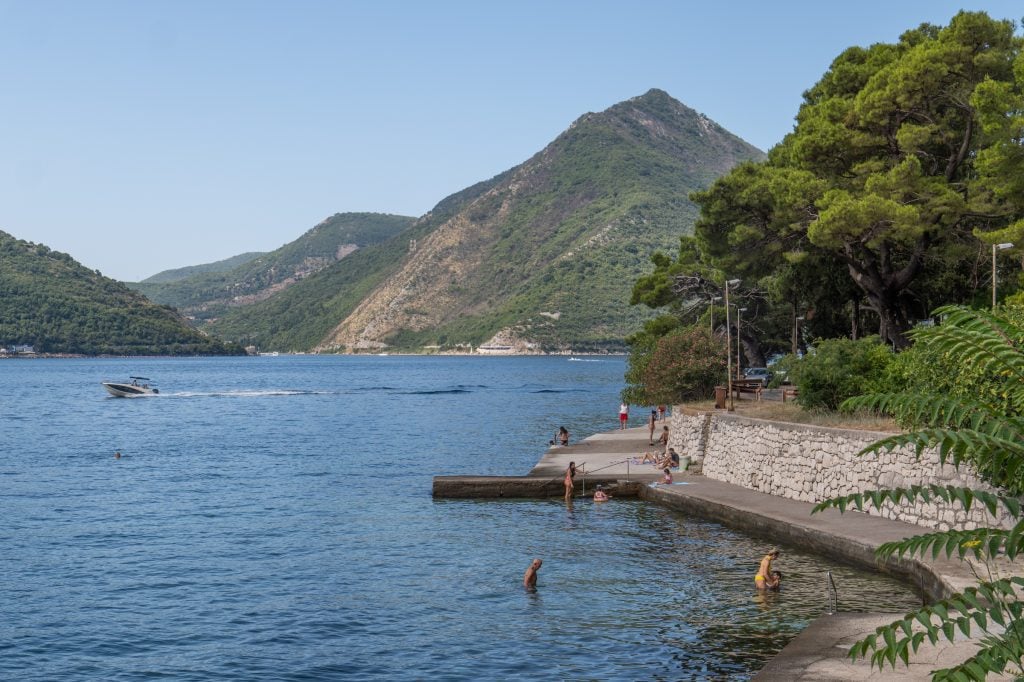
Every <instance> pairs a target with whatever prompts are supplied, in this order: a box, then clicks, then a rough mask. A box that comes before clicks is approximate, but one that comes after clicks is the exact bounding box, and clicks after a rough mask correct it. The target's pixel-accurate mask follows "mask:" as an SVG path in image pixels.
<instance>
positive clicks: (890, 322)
mask: <svg viewBox="0 0 1024 682" xmlns="http://www.w3.org/2000/svg"><path fill="white" fill-rule="evenodd" d="M868 300H869V301H870V302H871V304H872V305H873V306H874V308H875V310H876V311H878V317H879V323H878V335H879V336H881V337H882V340H883V341H884V342H885V343H887V344H889V345H890V346H892V348H893V350H903V349H904V348H908V347H909V346H910V338H909V337H908V336H907V332H908V331H910V320H909V319H908V318H907V313H906V311H905V310H904V309H903V306H901V305H900V304H899V302H898V301H893V300H889V299H888V297H881V296H875V295H874V294H872V293H870V292H868Z"/></svg>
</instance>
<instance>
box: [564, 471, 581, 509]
mask: <svg viewBox="0 0 1024 682" xmlns="http://www.w3.org/2000/svg"><path fill="white" fill-rule="evenodd" d="M584 464H586V462H584ZM577 471H583V464H581V465H580V466H579V469H577V468H576V462H569V466H568V467H566V469H565V501H566V502H571V501H572V492H573V489H574V486H573V484H572V479H573V478H575V477H576V472H577Z"/></svg>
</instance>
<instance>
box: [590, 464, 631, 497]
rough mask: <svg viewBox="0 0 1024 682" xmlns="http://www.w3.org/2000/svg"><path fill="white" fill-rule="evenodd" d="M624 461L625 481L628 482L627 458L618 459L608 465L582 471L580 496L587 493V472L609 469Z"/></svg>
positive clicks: (593, 472)
mask: <svg viewBox="0 0 1024 682" xmlns="http://www.w3.org/2000/svg"><path fill="white" fill-rule="evenodd" d="M623 463H625V465H626V483H629V458H626V459H620V460H619V461H617V462H612V463H610V464H609V465H608V466H603V467H601V468H600V469H594V470H593V471H590V472H587V471H584V472H583V485H582V486H581V488H580V497H585V496H586V494H587V473H591V474H596V473H597V472H598V471H604V470H605V469H611V468H612V467H613V466H618V465H619V464H623Z"/></svg>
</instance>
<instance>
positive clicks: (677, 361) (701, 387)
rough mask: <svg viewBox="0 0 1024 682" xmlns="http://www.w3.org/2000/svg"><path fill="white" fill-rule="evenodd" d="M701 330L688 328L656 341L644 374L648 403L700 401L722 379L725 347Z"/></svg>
mask: <svg viewBox="0 0 1024 682" xmlns="http://www.w3.org/2000/svg"><path fill="white" fill-rule="evenodd" d="M722 341H723V340H722V339H721V338H720V337H717V336H712V335H711V333H710V332H709V331H708V330H707V329H705V328H704V327H703V325H701V326H699V327H687V328H685V329H681V330H679V331H676V332H672V333H671V334H669V335H667V336H664V337H662V338H661V339H658V341H657V344H656V345H655V346H654V351H653V352H652V353H651V355H650V361H649V362H648V363H647V365H646V367H645V369H644V373H643V385H644V389H645V394H646V397H647V400H646V401H645V402H646V403H647V404H651V405H654V404H672V403H678V402H682V401H686V400H701V399H704V398H709V397H711V396H712V395H713V394H714V389H715V385H716V384H720V383H722V382H723V381H724V379H725V369H726V358H725V344H724V343H722Z"/></svg>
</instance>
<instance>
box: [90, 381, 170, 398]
mask: <svg viewBox="0 0 1024 682" xmlns="http://www.w3.org/2000/svg"><path fill="white" fill-rule="evenodd" d="M103 388H105V389H107V391H108V392H109V393H110V395H112V396H114V397H115V398H138V397H140V396H146V395H156V394H157V393H159V392H160V391H159V390H158V389H156V388H153V387H152V386H133V385H131V384H117V383H114V382H109V381H104V382H103Z"/></svg>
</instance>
